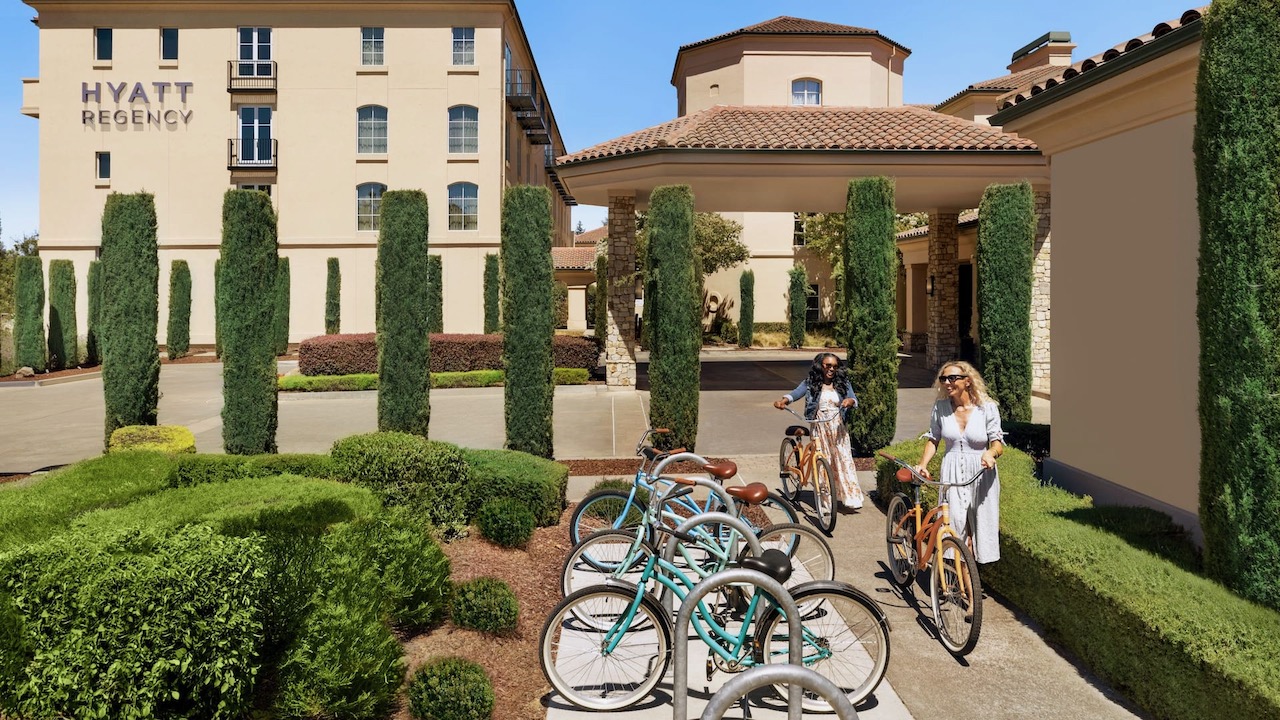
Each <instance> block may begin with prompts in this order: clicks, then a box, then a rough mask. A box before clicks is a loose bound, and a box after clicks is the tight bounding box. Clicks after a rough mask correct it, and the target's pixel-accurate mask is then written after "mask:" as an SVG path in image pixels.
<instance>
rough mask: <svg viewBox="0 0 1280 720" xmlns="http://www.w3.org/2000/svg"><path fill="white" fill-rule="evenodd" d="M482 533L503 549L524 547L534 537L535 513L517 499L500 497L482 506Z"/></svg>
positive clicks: (479, 518) (478, 516) (478, 518)
mask: <svg viewBox="0 0 1280 720" xmlns="http://www.w3.org/2000/svg"><path fill="white" fill-rule="evenodd" d="M476 526H477V527H479V528H480V533H481V534H482V535H484V536H485V537H486V538H488V539H489V540H492V541H493V542H495V543H497V544H498V545H501V546H502V547H508V548H516V547H524V546H525V543H527V542H529V538H530V537H532V536H533V528H534V521H533V513H532V512H530V511H529V508H528V506H526V505H525V503H523V502H521V501H520V500H517V499H516V498H509V497H499V498H496V499H494V500H490V501H488V502H486V503H485V504H484V505H481V506H480V512H479V513H477V514H476Z"/></svg>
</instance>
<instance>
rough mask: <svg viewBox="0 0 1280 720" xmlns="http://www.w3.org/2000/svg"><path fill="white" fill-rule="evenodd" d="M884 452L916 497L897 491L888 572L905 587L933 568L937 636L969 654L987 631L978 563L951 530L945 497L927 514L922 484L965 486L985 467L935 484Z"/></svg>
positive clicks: (931, 592) (890, 526)
mask: <svg viewBox="0 0 1280 720" xmlns="http://www.w3.org/2000/svg"><path fill="white" fill-rule="evenodd" d="M879 455H880V457H882V458H885V459H886V460H890V461H892V462H894V463H896V464H897V465H898V466H899V467H898V472H897V474H896V477H897V479H898V482H901V483H910V485H911V488H912V495H913V498H912V499H910V500H909V499H908V498H907V496H906V495H905V494H903V493H895V494H894V496H893V498H892V499H891V500H890V501H889V510H888V512H887V513H886V514H885V515H886V523H887V528H886V530H887V532H886V537H885V541H886V544H887V545H888V550H889V574H890V575H891V576H892V577H893V581H894V582H895V583H897V585H898V586H899V587H903V588H905V587H908V586H910V585H911V582H912V580H914V579H915V578H916V573H918V572H920V571H923V570H926V569H928V570H929V596H930V602H931V604H932V606H933V619H934V623H935V624H936V625H937V627H938V639H939V640H941V641H942V645H943V646H944V647H946V648H947V650H950V651H951V652H952V653H955V654H956V655H967V654H968V653H969V652H970V651H971V650H973V648H974V646H975V645H977V644H978V635H979V634H980V633H981V632H982V580H981V579H980V578H979V577H978V563H977V561H975V560H974V558H973V552H972V551H971V550H970V549H969V546H968V544H967V543H965V542H964V541H963V540H962V539H961V537H960V536H959V535H958V534H957V533H956V531H955V530H953V529H952V528H951V517H950V515H949V509H948V507H947V501H946V495H945V494H944V493H939V496H938V506H937V507H935V508H933V509H932V510H930V511H929V512H928V513H925V512H924V508H923V507H921V505H920V488H921V487H922V486H924V485H931V486H933V487H937V488H939V489H942V488H947V487H964V486H966V485H971V484H973V483H974V482H975V481H977V479H978V478H980V477H982V473H983V471H981V470H979V471H978V474H977V475H974V476H973V477H972V478H971V479H970V480H969V481H968V482H963V483H943V482H934V481H932V480H930V479H928V478H926V477H924V476H923V475H921V474H920V473H917V472H916V471H915V469H914V468H913V467H911V465H910V464H908V463H907V462H906V461H903V460H900V459H898V458H896V457H893V456H892V455H886V454H885V453H879ZM909 502H910V505H908V503H909Z"/></svg>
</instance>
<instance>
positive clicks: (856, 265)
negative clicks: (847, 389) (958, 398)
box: [844, 177, 898, 456]
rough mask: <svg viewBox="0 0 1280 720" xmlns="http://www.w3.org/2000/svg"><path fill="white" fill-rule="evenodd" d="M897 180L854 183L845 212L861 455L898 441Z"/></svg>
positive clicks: (855, 428) (855, 430) (854, 432)
mask: <svg viewBox="0 0 1280 720" xmlns="http://www.w3.org/2000/svg"><path fill="white" fill-rule="evenodd" d="M893 211H894V199H893V180H891V179H889V178H886V177H873V178H862V179H859V180H853V181H851V182H850V183H849V194H848V201H847V204H846V207H845V243H844V268H845V284H844V292H845V308H846V309H847V310H846V311H847V312H848V323H849V340H848V343H847V347H848V348H849V379H850V380H851V381H852V383H853V389H854V392H856V393H857V394H858V407H857V409H856V410H854V411H853V413H852V421H851V422H850V424H849V436H850V440H851V442H852V444H853V450H854V452H855V453H856V454H858V455H862V456H865V455H870V454H871V453H873V452H875V451H876V450H879V449H880V448H882V447H885V446H886V445H888V444H889V443H890V442H892V441H893V434H894V431H895V430H896V428H897V422H898V331H897V324H898V323H897V288H896V283H897V279H898V253H897V246H896V242H895V240H896V236H895V233H894V225H893V219H894V213H893Z"/></svg>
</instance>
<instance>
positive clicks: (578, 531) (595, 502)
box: [569, 490, 644, 545]
mask: <svg viewBox="0 0 1280 720" xmlns="http://www.w3.org/2000/svg"><path fill="white" fill-rule="evenodd" d="M624 513H625V514H626V518H627V519H626V521H624V522H622V523H619V522H618V518H619V517H621V516H623V514H624ZM643 520H644V508H643V506H641V505H640V502H639V498H636V499H634V500H633V499H632V498H631V494H630V493H628V492H625V491H623V490H596V491H595V492H590V493H587V496H586V497H584V498H582V502H580V503H578V506H577V507H576V508H574V509H573V515H571V516H570V517H569V541H570V542H572V543H573V544H574V545H577V544H578V543H580V542H582V540H583V538H585V537H587V536H588V535H590V534H591V533H593V532H595V531H597V530H621V529H624V528H628V527H630V528H634V527H637V526H638V525H639V524H640V523H641V521H643Z"/></svg>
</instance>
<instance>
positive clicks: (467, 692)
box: [409, 657, 493, 720]
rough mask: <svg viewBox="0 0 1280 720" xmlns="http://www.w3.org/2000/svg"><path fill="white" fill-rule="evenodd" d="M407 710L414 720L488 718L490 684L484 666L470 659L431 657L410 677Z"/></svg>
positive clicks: (485, 719)
mask: <svg viewBox="0 0 1280 720" xmlns="http://www.w3.org/2000/svg"><path fill="white" fill-rule="evenodd" d="M409 714H410V715H412V716H413V717H414V718H415V719H416V720H488V719H489V718H490V717H492V716H493V684H492V683H490V682H489V676H488V675H486V674H485V672H484V668H482V667H480V666H479V665H477V664H476V663H473V662H471V661H470V660H463V659H462V658H457V657H447V658H440V659H438V660H432V661H430V662H428V663H426V664H425V665H423V666H422V667H420V668H418V671H417V672H415V673H414V674H413V678H412V679H411V680H410V681H409Z"/></svg>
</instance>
